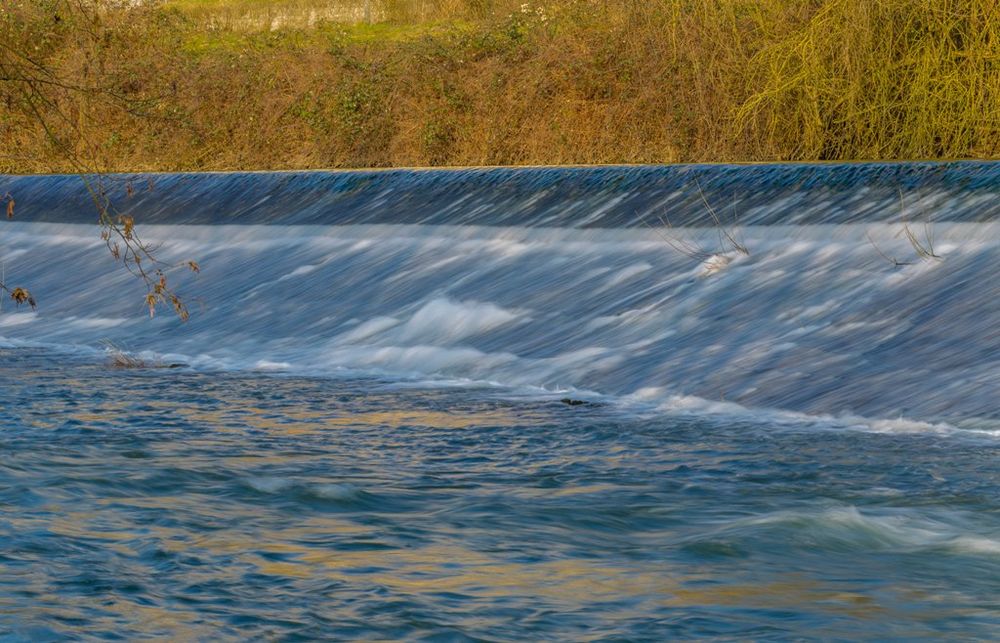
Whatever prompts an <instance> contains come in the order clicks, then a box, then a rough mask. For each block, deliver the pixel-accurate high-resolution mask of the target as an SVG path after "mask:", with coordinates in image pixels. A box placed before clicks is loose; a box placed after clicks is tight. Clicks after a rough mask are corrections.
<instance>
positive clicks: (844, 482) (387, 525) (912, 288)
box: [0, 163, 1000, 641]
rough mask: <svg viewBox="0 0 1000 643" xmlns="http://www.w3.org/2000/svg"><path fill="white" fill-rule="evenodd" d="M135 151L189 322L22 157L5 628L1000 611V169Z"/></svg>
mask: <svg viewBox="0 0 1000 643" xmlns="http://www.w3.org/2000/svg"><path fill="white" fill-rule="evenodd" d="M109 181H110V183H109V190H110V193H112V194H113V196H114V198H116V199H117V200H119V203H120V207H122V209H123V210H126V211H129V212H131V213H132V214H134V215H135V216H136V219H137V221H138V225H139V229H140V231H141V233H142V234H143V235H144V238H146V239H148V240H150V241H152V242H154V243H156V244H162V245H161V246H160V249H159V250H158V256H160V258H161V259H163V260H165V261H169V262H175V261H176V262H182V261H185V260H187V259H195V260H197V261H198V262H199V263H200V264H201V267H202V271H201V273H200V274H199V275H193V274H190V273H188V274H184V273H183V271H181V272H177V273H176V274H174V273H172V278H173V279H174V283H175V284H176V285H177V286H178V288H179V289H180V291H181V294H182V295H183V296H185V298H186V300H187V302H188V304H189V307H190V309H191V311H192V318H191V320H190V321H189V322H188V323H181V322H180V321H179V320H177V319H176V318H174V317H172V316H171V315H170V314H169V313H167V312H165V311H161V312H160V313H159V314H158V315H157V316H156V317H155V318H153V319H150V318H149V316H148V313H147V311H146V309H145V306H144V304H143V299H142V296H143V294H144V293H143V291H142V289H141V287H140V285H139V284H137V283H136V281H135V279H134V278H133V277H131V276H130V275H128V274H127V273H126V272H125V271H123V270H122V269H121V268H120V267H117V266H116V265H115V264H114V262H113V261H112V260H111V259H110V257H109V256H108V253H107V249H106V248H105V247H104V246H103V243H102V242H101V240H100V238H99V237H98V231H97V229H96V228H95V226H94V225H93V224H92V223H84V222H85V221H89V220H91V219H92V217H93V210H92V207H93V206H92V205H89V206H88V204H87V203H86V201H85V199H82V198H81V192H82V188H81V183H79V179H74V178H73V177H2V176H0V194H2V193H6V192H8V191H9V192H11V194H12V195H14V196H15V198H16V199H17V211H16V213H17V216H16V219H15V221H13V222H4V223H3V230H2V232H3V236H2V237H0V239H2V241H0V265H2V269H3V275H4V278H5V280H6V281H7V282H10V283H11V284H12V285H24V286H26V287H29V288H30V289H31V291H32V293H33V295H34V296H35V297H36V299H37V300H38V302H39V306H38V309H37V310H30V309H28V308H26V307H20V308H17V307H14V306H13V302H10V301H9V300H8V301H5V302H4V303H3V306H2V308H0V429H2V430H0V512H2V514H0V639H2V637H6V638H7V639H10V640H31V641H35V640H60V639H75V638H90V637H103V638H124V639H129V640H131V639H136V638H141V637H144V636H145V637H159V638H171V639H180V640H192V639H198V640H201V639H218V638H224V639H237V640H244V639H266V640H287V639H317V638H326V639H365V640H373V639H378V640H386V639H420V640H433V641H450V640H456V641H460V640H532V641H534V640H546V639H547V640H665V639H673V638H721V639H789V638H794V639H802V638H814V639H836V638H840V639H859V638H867V639H872V638H874V639H905V640H911V639H921V638H942V637H945V638H952V639H963V640H967V639H981V640H989V639H993V638H995V637H996V633H997V632H998V631H1000V608H998V607H997V605H998V596H1000V493H998V491H1000V484H998V483H1000V466H998V465H997V456H998V451H1000V406H998V404H997V400H998V399H1000V384H998V383H1000V333H997V332H996V328H998V327H1000V281H998V280H997V279H996V278H995V272H996V266H997V265H1000V217H998V216H997V213H998V210H997V206H996V204H997V203H1000V201H998V199H1000V164H994V163H951V164H930V163H916V164H896V165H855V166H837V165H820V166H706V167H702V166H689V167H672V168H652V167H650V168H555V169H551V168H535V169H527V170H512V169H496V170H461V171H435V172H421V171H398V172H371V173H365V172H359V173H336V172H333V173H299V174H294V173H292V174H282V173H275V174H256V175H255V174H232V175H226V174H215V175H154V176H151V177H112V178H111V179H109ZM692 182H695V186H696V187H692ZM130 184H131V185H130ZM129 195H131V196H129ZM702 196H704V200H703V198H702ZM706 200H707V201H709V202H711V203H714V204H715V205H716V207H717V208H718V209H717V218H720V220H721V221H724V222H725V225H724V226H723V227H724V228H725V232H726V233H727V234H730V235H732V237H733V238H734V239H736V240H737V241H738V242H739V243H740V244H741V245H743V246H744V247H745V248H746V250H747V252H748V253H747V254H744V253H743V252H740V250H739V248H737V247H736V245H734V244H733V243H732V242H731V241H730V240H729V239H728V238H727V236H726V234H722V233H721V231H720V225H719V224H717V223H714V222H713V220H712V218H711V216H709V215H706V208H705V203H704V201H706ZM144 215H145V218H144ZM907 232H909V233H910V234H911V235H915V236H916V237H917V238H918V239H919V240H921V242H922V243H924V244H926V245H927V246H928V247H930V246H933V249H934V254H935V257H926V256H921V255H920V253H919V252H918V251H917V248H916V247H915V246H914V244H912V243H911V242H910V241H908V240H907V234H906V233H907ZM122 355H126V356H128V357H129V358H130V359H134V360H138V363H137V364H136V363H134V364H133V366H138V367H137V368H119V367H118V366H120V365H121V362H122V360H121V356H122Z"/></svg>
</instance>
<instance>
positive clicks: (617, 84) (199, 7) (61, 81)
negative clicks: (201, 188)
mask: <svg viewBox="0 0 1000 643" xmlns="http://www.w3.org/2000/svg"><path fill="white" fill-rule="evenodd" d="M83 3H85V0H73V3H72V5H74V6H83ZM365 4H366V3H365V2H364V0H357V1H344V0H342V1H340V2H337V1H334V0H326V1H325V2H323V1H314V2H305V1H303V0H281V1H272V2H267V1H265V0H201V1H197V2H196V1H195V0H167V1H166V2H161V3H143V4H138V5H135V4H134V3H129V2H119V3H110V2H104V3H103V4H102V5H101V10H100V11H97V12H90V13H89V14H87V16H88V17H86V18H81V15H80V12H75V13H74V12H73V11H69V10H68V9H67V7H69V6H70V5H71V3H69V2H66V1H65V0H30V1H28V0H12V1H11V2H5V3H4V5H3V7H2V8H0V30H2V34H0V35H3V37H4V42H5V43H7V44H6V45H5V47H6V49H4V51H8V50H11V49H12V48H13V49H16V48H21V50H22V51H26V52H28V54H29V55H30V57H31V59H32V60H33V61H35V62H37V63H39V65H44V67H45V68H46V69H47V70H50V71H51V75H50V76H49V77H47V79H46V81H45V82H46V83H48V84H46V85H44V86H43V85H42V84H39V83H36V85H35V87H34V88H33V89H31V92H36V93H38V94H39V95H40V94H42V93H44V95H45V96H46V100H37V99H35V100H34V102H32V101H31V100H30V99H29V98H26V94H25V87H24V86H23V85H24V83H20V84H19V83H17V82H11V80H10V78H9V76H10V74H6V73H5V75H4V78H3V79H0V140H2V141H3V142H4V145H3V149H2V150H0V172H17V173H20V172H50V171H71V172H80V171H81V165H86V167H87V168H93V169H99V170H101V171H105V172H106V171H112V170H232V169H265V168H266V169H292V168H316V167H359V166H369V167H389V166H414V165H416V166H423V165H501V164H504V165H506V164H560V163H570V164H572V163H664V162H693V161H779V160H839V159H852V160H857V159H900V158H906V159H923V158H961V157H980V158H983V157H986V158H990V157H997V156H998V155H1000V136H998V132H1000V110H997V109H996V105H998V104H1000V12H997V11H996V10H995V6H994V4H995V3H994V2H993V1H992V0H962V1H958V0H823V1H820V0H807V1H802V0H548V1H546V2H544V3H539V2H531V3H523V2H521V1H520V0H442V1H440V2H429V1H423V0H373V2H372V3H371V8H370V10H369V16H370V19H371V21H372V24H369V23H367V22H365V21H364V14H365V9H364V5H365ZM86 13H87V12H84V14H86ZM344 16H346V17H344ZM338 20H346V22H338ZM359 21H360V22H359ZM5 56H7V54H5ZM8 58H9V57H5V58H4V59H3V60H4V61H5V62H4V64H5V65H7V64H8V62H9V61H8ZM21 63H22V67H23V66H24V65H26V64H27V63H24V61H23V60H22V61H21ZM29 68H30V66H29ZM5 71H6V68H5ZM42 90H44V92H43V91H42ZM31 92H29V94H30V93H31ZM26 106H28V107H30V109H25V107H26ZM36 112H37V113H36ZM46 129H47V130H48V132H46V131H45V130H46ZM84 158H85V159H87V163H86V164H83V163H81V162H80V159H84ZM15 196H16V195H15Z"/></svg>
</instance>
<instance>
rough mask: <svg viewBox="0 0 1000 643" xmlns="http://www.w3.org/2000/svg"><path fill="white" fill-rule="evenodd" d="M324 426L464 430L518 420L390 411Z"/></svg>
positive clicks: (493, 414)
mask: <svg viewBox="0 0 1000 643" xmlns="http://www.w3.org/2000/svg"><path fill="white" fill-rule="evenodd" d="M324 422H325V424H326V425H327V426H423V427H429V428H432V429H467V428H469V427H472V426H482V425H484V424H497V425H508V426H509V425H511V424H517V420H516V419H515V418H514V416H512V415H511V414H509V413H506V412H503V411H498V410H494V411H482V412H479V413H469V412H463V413H461V414H457V413H446V412H444V411H426V410H389V411H374V412H371V413H357V414H353V415H348V416H346V417H333V418H327V419H326V420H325V421H324Z"/></svg>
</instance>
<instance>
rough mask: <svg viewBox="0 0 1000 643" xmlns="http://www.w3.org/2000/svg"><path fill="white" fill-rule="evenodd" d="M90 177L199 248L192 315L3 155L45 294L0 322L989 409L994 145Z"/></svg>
mask: <svg viewBox="0 0 1000 643" xmlns="http://www.w3.org/2000/svg"><path fill="white" fill-rule="evenodd" d="M102 182H103V185H104V187H105V189H107V191H108V195H109V196H110V198H111V199H112V200H113V201H114V202H115V203H116V204H117V206H118V208H119V209H121V210H122V211H126V212H128V213H129V214H131V215H133V216H134V217H135V219H136V222H137V226H138V228H139V230H140V232H141V233H142V234H143V235H144V237H145V238H147V239H150V240H154V241H156V242H157V243H160V244H162V246H161V248H160V250H159V255H160V257H161V258H162V259H164V260H167V261H177V262H180V261H183V260H186V259H195V260H197V261H198V262H199V264H200V265H201V266H202V269H203V270H202V273H201V274H200V275H198V276H193V275H190V276H186V277H185V276H181V273H178V278H179V279H181V280H182V281H181V282H180V286H181V288H180V290H181V293H182V295H184V296H185V297H186V298H187V301H188V304H189V307H190V308H191V310H192V313H193V314H192V318H191V320H190V321H189V322H187V323H181V322H180V321H179V320H177V319H175V318H173V317H172V316H171V315H170V314H169V313H168V312H166V311H163V312H160V313H159V314H158V315H157V316H156V317H155V318H153V319H149V317H148V315H147V314H146V313H145V309H144V305H143V301H142V298H143V294H144V292H143V290H142V287H141V284H139V283H137V281H136V280H135V278H134V277H131V276H130V275H128V274H127V273H126V272H125V271H124V270H122V269H121V268H120V267H119V266H116V265H115V263H114V262H113V260H112V259H111V258H110V257H109V256H108V252H107V249H106V248H104V246H103V243H102V241H101V240H100V238H99V230H98V228H97V227H96V226H95V225H94V221H95V220H96V218H97V215H96V210H95V207H94V205H93V203H92V202H91V201H90V197H89V196H88V193H87V191H86V189H85V186H84V182H83V181H82V180H81V179H80V178H79V177H73V176H16V177H15V176H0V194H3V193H10V194H11V195H12V196H13V197H14V198H15V199H16V203H17V205H16V219H15V220H14V221H12V222H8V223H5V224H4V228H3V242H2V244H0V262H2V263H3V266H4V268H3V269H4V272H5V276H6V280H7V282H10V283H11V284H17V285H22V284H23V285H24V286H26V287H28V288H30V289H31V291H32V292H33V294H34V295H35V296H36V298H37V299H38V302H39V307H38V309H37V310H36V311H29V310H27V309H25V308H24V307H21V308H18V309H15V308H14V306H13V302H11V301H5V302H4V305H3V311H2V313H0V338H2V341H3V343H4V344H6V345H8V346H25V345H34V346H45V347H52V348H58V349H60V350H73V351H85V352H86V351H94V350H99V349H100V346H101V342H102V341H104V340H110V341H112V342H114V343H116V344H118V345H120V346H123V347H125V348H127V349H130V350H133V351H139V352H141V351H149V352H152V353H156V354H158V355H163V356H164V359H165V360H166V361H169V362H183V363H186V364H190V365H191V366H192V367H193V368H198V369H209V370H211V369H241V370H242V369H263V370H268V371H284V372H292V373H306V374H315V375H318V376H342V375H345V374H347V375H352V376H354V375H358V374H364V375H366V376H376V377H379V378H387V379H390V380H403V379H414V378H415V379H419V380H421V381H437V382H447V383H448V384H449V385H460V384H464V385H470V386H480V385H483V384H489V385H491V386H500V387H502V388H503V389H504V390H509V391H510V392H511V393H512V394H522V393H529V394H530V393H531V392H533V391H534V392H539V391H544V390H546V389H547V390H549V391H553V392H561V391H570V392H571V393H572V395H574V396H581V397H587V396H592V397H594V398H595V399H598V398H599V399H610V400H617V401H622V402H623V403H629V402H634V403H638V404H653V405H659V406H661V407H662V408H665V409H667V408H672V409H679V408H680V409H691V410H692V411H694V412H699V410H703V409H704V410H710V409H713V408H720V407H722V408H729V407H731V406H735V405H738V406H739V407H741V408H746V409H780V410H784V411H795V412H801V413H807V414H812V415H845V414H847V415H852V416H853V415H858V416H863V417H866V418H898V417H901V416H902V417H905V418H908V419H911V420H920V421H935V422H936V421H946V422H951V423H975V422H978V421H981V420H983V421H995V420H997V419H1000V407H998V406H997V404H996V400H997V396H998V393H1000V386H998V384H997V383H998V382H1000V332H998V331H997V329H996V322H997V320H1000V297H998V292H997V285H998V280H997V279H996V276H995V274H994V273H995V269H996V266H997V265H998V263H1000V234H998V233H1000V221H998V217H997V204H998V196H1000V195H998V193H1000V164H996V163H985V162H956V163H899V164H851V165H837V164H821V165H712V166H668V167H596V168H523V169H511V168H495V169H456V170H385V171H344V172H290V173H223V174H213V173H208V174H154V175H127V176H126V175H115V176H111V177H105V179H102ZM739 246H743V247H745V249H746V251H747V253H748V254H745V253H743V252H741V251H740V249H739ZM930 254H933V255H936V256H929V255H930Z"/></svg>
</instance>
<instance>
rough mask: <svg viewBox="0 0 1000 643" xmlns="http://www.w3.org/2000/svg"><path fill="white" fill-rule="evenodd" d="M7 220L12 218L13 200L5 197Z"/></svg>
mask: <svg viewBox="0 0 1000 643" xmlns="http://www.w3.org/2000/svg"><path fill="white" fill-rule="evenodd" d="M7 218H8V219H13V218H14V199H12V198H10V197H7Z"/></svg>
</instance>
